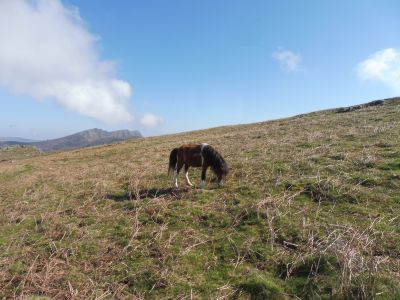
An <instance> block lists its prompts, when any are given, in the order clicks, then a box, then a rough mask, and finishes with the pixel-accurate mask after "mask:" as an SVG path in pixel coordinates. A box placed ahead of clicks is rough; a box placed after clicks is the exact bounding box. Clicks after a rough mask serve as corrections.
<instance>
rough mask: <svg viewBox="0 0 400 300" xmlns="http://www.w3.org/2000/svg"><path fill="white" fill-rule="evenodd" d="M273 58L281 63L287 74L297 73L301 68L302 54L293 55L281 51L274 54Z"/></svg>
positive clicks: (289, 52)
mask: <svg viewBox="0 0 400 300" xmlns="http://www.w3.org/2000/svg"><path fill="white" fill-rule="evenodd" d="M272 57H273V58H275V59H276V60H277V61H278V62H279V64H280V66H281V69H282V70H283V71H285V72H288V73H292V72H296V71H297V70H298V69H299V68H300V63H301V55H300V54H296V53H293V52H292V51H289V50H284V49H279V50H278V51H275V52H274V53H272Z"/></svg>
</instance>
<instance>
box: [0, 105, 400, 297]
mask: <svg viewBox="0 0 400 300" xmlns="http://www.w3.org/2000/svg"><path fill="white" fill-rule="evenodd" d="M188 142H197V143H200V142H207V143H209V144H211V145H213V146H214V147H216V148H217V149H218V150H219V151H220V152H221V153H222V154H223V155H224V156H225V158H226V160H227V162H228V164H229V166H230V175H229V176H228V177H227V179H226V186H225V187H223V188H216V186H215V182H208V183H207V185H206V188H205V189H203V190H200V189H194V188H187V187H185V185H184V177H183V174H181V176H180V183H181V186H180V188H179V189H171V188H170V179H169V178H168V177H167V175H166V171H167V160H168V155H169V152H170V150H171V149H172V148H173V147H176V146H179V145H181V144H183V143H188ZM9 159H10V158H9V157H8V158H7V159H3V160H2V161H1V162H0V287H1V288H0V297H4V298H12V297H24V298H25V297H27V298H29V297H32V298H33V297H34V296H41V297H49V298H52V297H54V298H57V299H63V298H65V299H71V298H76V299H78V298H80V299H95V298H98V299H109V298H135V297H136V298H139V299H140V298H147V299H153V298H163V299H204V298H213V299H231V298H233V299H235V298H236V299H268V298H270V299H298V298H302V299H321V298H322V299H331V298H334V299H343V298H348V299H354V298H358V299H373V298H376V299H396V298H397V299H398V298H400V288H399V282H400V216H399V215H400V99H394V100H391V101H387V102H385V104H384V105H381V106H373V107H362V108H360V109H355V110H350V111H348V112H343V113H337V112H336V111H335V110H331V111H323V112H318V113H311V114H307V115H302V116H297V117H293V118H288V119H283V120H277V121H270V122H263V123H256V124H249V125H240V126H229V127H220V128H214V129H209V130H203V131H196V132H189V133H184V134H176V135H169V136H162V137H155V138H146V139H141V140H132V141H128V142H123V143H120V144H116V145H110V146H101V147H94V148H89V149H82V150H74V151H69V152H61V153H55V154H39V155H38V156H36V157H25V156H18V157H17V158H15V160H14V162H13V163H11V162H10V160H9ZM208 175H209V176H208V178H209V179H212V176H210V175H211V173H209V174H208ZM199 177H200V174H199V171H198V170H193V169H191V171H190V178H191V179H192V182H195V183H198V182H199Z"/></svg>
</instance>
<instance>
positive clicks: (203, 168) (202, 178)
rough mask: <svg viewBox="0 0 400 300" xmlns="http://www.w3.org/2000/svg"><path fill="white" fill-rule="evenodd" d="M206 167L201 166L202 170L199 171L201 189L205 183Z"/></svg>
mask: <svg viewBox="0 0 400 300" xmlns="http://www.w3.org/2000/svg"><path fill="white" fill-rule="evenodd" d="M207 168H208V166H207V165H203V167H202V170H201V181H200V185H199V187H200V188H203V187H204V185H205V181H206V173H207Z"/></svg>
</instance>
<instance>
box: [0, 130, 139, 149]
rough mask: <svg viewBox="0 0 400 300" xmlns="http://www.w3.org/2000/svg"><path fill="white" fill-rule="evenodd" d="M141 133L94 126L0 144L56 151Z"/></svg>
mask: <svg viewBox="0 0 400 300" xmlns="http://www.w3.org/2000/svg"><path fill="white" fill-rule="evenodd" d="M141 137H143V136H142V134H141V133H140V132H139V131H138V130H133V131H131V130H117V131H105V130H102V129H98V128H94V129H89V130H85V131H81V132H78V133H75V134H72V135H68V136H65V137H62V138H58V139H52V140H46V141H40V142H31V143H29V142H20V141H3V142H0V146H8V145H20V146H34V147H36V148H38V149H40V150H42V151H44V152H48V151H57V150H64V149H71V148H82V147H89V146H96V145H103V144H110V143H114V142H118V141H123V140H127V139H133V138H141Z"/></svg>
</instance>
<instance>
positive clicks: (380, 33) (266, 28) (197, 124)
mask: <svg viewBox="0 0 400 300" xmlns="http://www.w3.org/2000/svg"><path fill="white" fill-rule="evenodd" d="M399 13H400V2H399V1H397V0H393V1H389V0H380V1H368V0H359V1H358V0H352V1H345V0H338V1H317V0H304V1H294V0H291V1H289V0H283V1H272V0H271V1H264V0H252V1H244V0H242V1H239V0H229V1H228V0H219V1H215V0H202V1H194V0H169V1H164V0H146V1H137V0H118V1H116V0H112V1H111V0H102V1H98V0H0V107H1V108H0V136H3V137H4V136H12V137H14V136H16V137H23V138H30V139H51V138H57V137H61V136H64V135H68V134H72V133H75V132H78V131H82V130H86V129H90V128H101V129H105V130H118V129H131V130H136V129H137V130H140V131H141V132H142V133H143V134H144V135H145V136H152V135H161V134H169V133H176V132H182V131H190V130H196V129H203V128H210V127H216V126H221V125H233V124H243V123H252V122H259V121H266V120H273V119H278V118H284V117H289V116H293V115H297V114H302V113H307V112H311V111H317V110H322V109H327V108H335V107H341V106H350V105H354V104H358V103H364V102H368V101H372V100H376V99H384V98H390V97H395V96H399V95H400V18H398V15H399ZM305 130H306V128H305Z"/></svg>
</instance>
